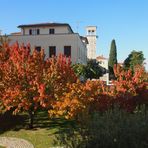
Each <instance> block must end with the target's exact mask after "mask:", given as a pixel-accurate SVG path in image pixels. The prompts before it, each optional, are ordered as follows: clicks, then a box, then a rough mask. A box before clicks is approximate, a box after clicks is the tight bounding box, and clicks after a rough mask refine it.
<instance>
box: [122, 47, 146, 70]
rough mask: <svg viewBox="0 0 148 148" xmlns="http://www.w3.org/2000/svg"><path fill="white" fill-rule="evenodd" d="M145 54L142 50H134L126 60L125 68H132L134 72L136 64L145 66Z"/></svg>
mask: <svg viewBox="0 0 148 148" xmlns="http://www.w3.org/2000/svg"><path fill="white" fill-rule="evenodd" d="M144 60H145V58H144V55H143V52H142V51H135V50H133V51H132V52H131V53H130V54H129V55H128V57H127V58H126V59H125V61H124V68H125V69H131V70H132V71H133V72H134V67H135V66H136V65H141V66H143V64H144Z"/></svg>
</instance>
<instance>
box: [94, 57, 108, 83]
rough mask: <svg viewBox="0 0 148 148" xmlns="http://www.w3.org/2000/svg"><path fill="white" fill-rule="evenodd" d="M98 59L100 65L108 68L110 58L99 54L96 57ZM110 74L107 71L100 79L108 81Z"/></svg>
mask: <svg viewBox="0 0 148 148" xmlns="http://www.w3.org/2000/svg"><path fill="white" fill-rule="evenodd" d="M96 61H97V62H98V63H99V65H100V66H101V67H103V68H105V69H106V70H108V59H107V58H105V57H103V55H102V56H97V57H96ZM108 76H109V74H108V73H106V74H104V75H103V76H102V77H100V80H102V81H108V79H109V77H108Z"/></svg>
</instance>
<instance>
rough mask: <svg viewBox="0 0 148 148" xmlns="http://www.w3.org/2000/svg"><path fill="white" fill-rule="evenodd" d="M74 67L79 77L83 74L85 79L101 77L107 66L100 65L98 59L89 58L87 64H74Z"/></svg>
mask: <svg viewBox="0 0 148 148" xmlns="http://www.w3.org/2000/svg"><path fill="white" fill-rule="evenodd" d="M72 68H73V69H74V72H75V73H76V75H77V76H78V77H81V76H82V77H83V78H84V79H99V78H100V77H101V76H102V75H103V74H104V73H106V70H105V68H103V67H101V66H99V64H98V62H97V61H96V60H88V62H87V65H83V64H74V65H73V66H72Z"/></svg>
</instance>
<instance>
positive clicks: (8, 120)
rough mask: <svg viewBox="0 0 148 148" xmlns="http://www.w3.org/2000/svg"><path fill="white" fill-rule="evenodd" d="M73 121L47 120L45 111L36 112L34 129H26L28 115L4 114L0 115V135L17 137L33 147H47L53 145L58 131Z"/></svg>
mask: <svg viewBox="0 0 148 148" xmlns="http://www.w3.org/2000/svg"><path fill="white" fill-rule="evenodd" d="M73 125H74V124H73V121H66V120H64V119H52V120H49V118H48V114H47V112H45V111H44V112H43V111H42V112H41V111H40V112H38V114H37V115H36V117H35V122H34V129H32V130H30V129H28V128H27V127H28V116H27V115H26V114H21V115H17V116H9V115H6V116H4V117H0V136H7V137H18V138H23V139H26V140H28V141H30V142H31V143H32V144H33V145H34V146H35V148H49V147H52V146H54V140H55V139H56V135H58V133H59V131H60V132H61V131H62V130H63V131H64V130H65V129H66V130H67V129H70V128H71V126H73Z"/></svg>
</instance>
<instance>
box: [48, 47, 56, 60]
mask: <svg viewBox="0 0 148 148" xmlns="http://www.w3.org/2000/svg"><path fill="white" fill-rule="evenodd" d="M52 56H56V46H49V57H50V58H51V57H52Z"/></svg>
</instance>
